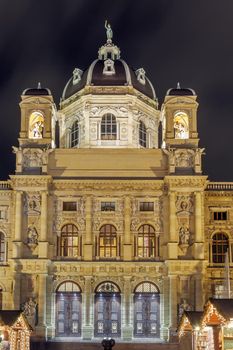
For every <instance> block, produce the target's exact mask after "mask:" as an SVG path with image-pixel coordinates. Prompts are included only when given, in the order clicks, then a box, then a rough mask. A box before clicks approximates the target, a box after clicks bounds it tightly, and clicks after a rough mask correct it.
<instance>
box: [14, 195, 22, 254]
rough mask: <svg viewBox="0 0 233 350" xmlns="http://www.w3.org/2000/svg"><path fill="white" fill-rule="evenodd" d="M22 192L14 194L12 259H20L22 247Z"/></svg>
mask: <svg viewBox="0 0 233 350" xmlns="http://www.w3.org/2000/svg"><path fill="white" fill-rule="evenodd" d="M22 217H23V215H22V192H21V191H17V192H16V194H15V237H14V238H15V239H14V242H13V258H20V257H21V246H22V242H21V240H22Z"/></svg>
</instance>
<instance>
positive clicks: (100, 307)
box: [94, 281, 121, 337]
mask: <svg viewBox="0 0 233 350" xmlns="http://www.w3.org/2000/svg"><path fill="white" fill-rule="evenodd" d="M94 334H95V336H96V337H116V336H120V334H121V294H120V289H119V287H118V286H117V285H116V284H115V283H112V282H110V281H108V282H104V283H101V284H100V285H99V286H98V287H97V288H96V291H95V332H94Z"/></svg>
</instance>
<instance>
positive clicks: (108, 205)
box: [101, 202, 115, 211]
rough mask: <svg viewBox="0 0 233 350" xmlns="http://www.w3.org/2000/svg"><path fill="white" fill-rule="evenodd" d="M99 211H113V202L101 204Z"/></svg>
mask: <svg viewBox="0 0 233 350" xmlns="http://www.w3.org/2000/svg"><path fill="white" fill-rule="evenodd" d="M101 211H115V202H101Z"/></svg>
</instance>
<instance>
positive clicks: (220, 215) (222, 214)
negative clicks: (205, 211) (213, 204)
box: [213, 211, 227, 220]
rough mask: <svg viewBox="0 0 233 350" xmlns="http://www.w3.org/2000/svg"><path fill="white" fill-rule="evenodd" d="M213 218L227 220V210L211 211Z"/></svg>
mask: <svg viewBox="0 0 233 350" xmlns="http://www.w3.org/2000/svg"><path fill="white" fill-rule="evenodd" d="M213 219H214V220H227V211H214V212H213Z"/></svg>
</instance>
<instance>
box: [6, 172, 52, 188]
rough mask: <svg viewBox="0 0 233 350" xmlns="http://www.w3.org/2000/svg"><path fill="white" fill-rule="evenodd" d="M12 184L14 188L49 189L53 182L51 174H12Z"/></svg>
mask: <svg viewBox="0 0 233 350" xmlns="http://www.w3.org/2000/svg"><path fill="white" fill-rule="evenodd" d="M10 179H11V180H10V184H11V186H12V189H13V190H16V189H17V190H18V189H21V190H22V189H24V188H26V189H28V188H30V187H33V190H35V187H36V190H39V189H47V187H48V186H49V185H50V184H51V183H52V177H51V176H50V175H10Z"/></svg>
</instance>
